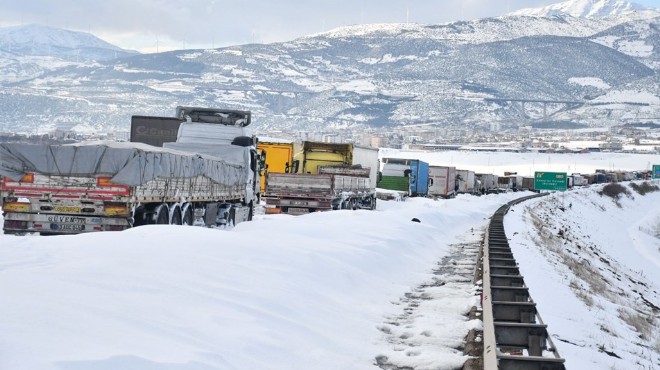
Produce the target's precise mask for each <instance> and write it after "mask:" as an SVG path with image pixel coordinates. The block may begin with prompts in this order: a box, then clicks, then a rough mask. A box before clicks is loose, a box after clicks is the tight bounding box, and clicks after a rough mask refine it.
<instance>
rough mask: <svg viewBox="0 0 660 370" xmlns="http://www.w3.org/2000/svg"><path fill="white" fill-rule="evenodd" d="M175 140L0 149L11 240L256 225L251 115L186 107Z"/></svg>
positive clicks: (256, 159)
mask: <svg viewBox="0 0 660 370" xmlns="http://www.w3.org/2000/svg"><path fill="white" fill-rule="evenodd" d="M177 117H178V118H179V119H181V122H182V123H181V124H180V127H179V130H178V134H177V140H176V142H173V143H163V145H164V147H163V148H161V147H156V146H152V145H147V144H144V143H134V142H129V143H120V142H104V141H93V142H85V143H76V144H68V145H39V144H17V143H14V144H0V176H2V177H1V180H0V181H1V184H0V197H1V198H2V200H3V203H4V206H3V211H4V225H3V229H4V232H5V233H9V234H12V233H13V234H24V233H32V232H38V233H41V234H78V233H86V232H94V231H119V230H124V229H127V228H130V227H134V226H140V225H145V224H177V225H205V226H219V225H220V226H226V225H231V224H234V223H237V222H240V221H246V220H250V219H251V218H252V215H253V207H254V205H255V199H256V194H257V193H258V186H259V166H260V163H259V157H258V154H257V151H256V146H255V145H254V141H255V140H254V138H252V137H249V136H246V135H245V131H244V130H245V129H244V128H245V126H247V125H248V124H249V123H250V113H249V112H247V111H246V112H241V111H228V110H218V109H208V108H193V107H178V108H177Z"/></svg>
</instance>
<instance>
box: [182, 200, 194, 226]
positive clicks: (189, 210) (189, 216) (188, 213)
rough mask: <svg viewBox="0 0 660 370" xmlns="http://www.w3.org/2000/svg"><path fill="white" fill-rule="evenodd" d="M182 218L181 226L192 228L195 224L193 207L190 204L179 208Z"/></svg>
mask: <svg viewBox="0 0 660 370" xmlns="http://www.w3.org/2000/svg"><path fill="white" fill-rule="evenodd" d="M181 209H182V212H181V214H182V215H183V218H182V219H181V224H183V225H187V226H192V225H193V224H194V223H195V216H194V214H193V205H192V204H190V203H185V204H184V205H183V207H182V208H181Z"/></svg>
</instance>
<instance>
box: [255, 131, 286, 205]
mask: <svg viewBox="0 0 660 370" xmlns="http://www.w3.org/2000/svg"><path fill="white" fill-rule="evenodd" d="M257 150H258V151H259V154H260V155H261V158H262V159H263V160H265V165H264V172H265V173H264V174H263V175H262V176H261V194H263V193H264V192H265V191H266V177H267V176H268V174H270V173H289V172H291V166H292V164H293V142H292V141H287V140H280V139H271V138H264V139H263V140H262V139H260V140H259V143H258V144H257Z"/></svg>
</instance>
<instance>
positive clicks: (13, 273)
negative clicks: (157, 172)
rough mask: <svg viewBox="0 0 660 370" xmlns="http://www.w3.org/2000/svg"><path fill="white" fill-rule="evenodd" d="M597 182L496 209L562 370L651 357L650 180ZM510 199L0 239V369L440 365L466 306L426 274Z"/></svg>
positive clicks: (458, 335)
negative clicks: (614, 195) (228, 225)
mask: <svg viewBox="0 0 660 370" xmlns="http://www.w3.org/2000/svg"><path fill="white" fill-rule="evenodd" d="M597 190H599V187H592V188H585V189H579V190H572V191H569V192H567V193H566V194H558V195H552V196H550V197H546V198H544V199H543V200H538V201H531V202H529V203H525V204H523V205H520V206H516V207H515V208H513V209H512V211H511V212H509V215H507V217H506V218H505V227H506V231H507V234H508V236H509V237H510V238H511V239H512V241H511V245H512V248H513V250H514V255H515V256H516V259H517V260H518V262H519V263H520V265H521V270H522V272H523V274H524V275H525V281H526V283H527V285H529V286H530V291H531V295H532V298H533V299H534V300H535V301H536V302H537V303H538V304H539V311H540V314H541V315H542V317H543V320H544V321H545V322H546V323H547V324H548V325H549V331H550V333H551V334H552V335H553V338H554V342H555V344H556V345H557V346H558V348H559V352H560V354H561V355H562V356H564V357H565V358H566V359H567V368H570V369H573V368H577V369H610V368H612V369H650V368H657V367H658V366H659V365H660V363H659V361H660V345H659V343H658V340H657V338H658V337H660V336H659V334H660V333H658V329H657V326H658V325H657V323H658V320H659V319H660V318H658V311H653V309H652V306H650V305H649V304H648V303H650V304H652V305H655V306H660V299H659V298H660V297H659V295H658V292H660V287H659V286H658V285H660V264H659V263H658V260H659V259H660V252H659V247H660V239H658V235H657V232H656V231H657V230H658V228H660V212H659V211H658V207H657V205H658V204H660V192H655V193H650V194H647V195H645V196H641V195H639V194H637V193H635V192H634V191H632V193H631V194H632V196H634V199H632V198H628V197H623V199H621V200H620V201H619V205H620V206H619V205H617V204H616V203H615V202H614V201H613V200H612V199H610V198H608V197H602V196H600V195H598V193H597ZM525 195H529V193H507V194H498V195H495V194H493V195H487V196H483V197H472V196H459V197H457V198H456V199H450V200H438V201H434V200H430V199H420V198H413V199H409V200H407V201H405V202H384V201H381V202H379V204H378V209H377V210H376V211H333V212H326V213H318V214H310V215H306V216H299V217H292V216H286V215H269V216H265V215H261V216H258V218H257V219H256V220H254V221H252V222H246V223H241V224H239V225H237V226H236V227H235V228H233V229H230V230H220V229H207V228H200V227H184V226H164V225H152V226H144V227H139V228H135V229H131V230H127V231H124V232H104V233H96V234H87V235H77V236H55V237H42V236H22V237H21V236H8V235H2V236H0V292H1V296H2V302H3V303H2V304H1V305H0V317H2V320H0V369H31V370H42V369H44V370H45V369H49V370H50V369H58V370H59V369H64V370H77V369H85V370H107V369H141V370H144V369H147V370H150V369H159V370H160V369H177V370H180V369H186V370H189V369H194V370H211V369H223V370H225V369H374V368H377V366H376V365H375V363H376V361H377V360H376V359H379V361H385V360H384V359H385V358H387V362H388V363H394V364H397V365H400V366H409V367H411V368H414V369H416V370H421V369H454V368H457V367H458V366H460V364H462V363H463V361H465V359H466V357H465V356H463V355H462V352H461V351H460V350H458V349H457V348H459V347H460V346H461V345H462V343H461V342H462V340H463V337H464V336H465V335H466V334H467V332H468V331H469V330H470V329H471V328H478V327H479V326H480V322H479V320H472V321H470V320H468V318H467V316H466V314H467V312H468V311H469V310H470V307H471V306H472V305H474V304H477V302H478V299H476V296H475V294H476V292H475V290H474V287H473V286H472V283H471V282H465V281H461V280H460V279H455V280H452V276H448V275H444V276H441V275H438V270H443V266H444V265H449V266H451V265H456V264H457V263H458V264H461V263H463V262H464V261H460V260H456V259H455V257H454V256H455V255H459V254H460V248H458V249H457V245H467V244H470V243H472V244H473V243H478V242H479V239H480V237H481V233H482V232H483V229H484V227H485V226H486V225H487V223H488V217H490V216H491V215H492V213H493V212H494V211H495V210H496V209H497V208H498V207H499V206H500V205H502V204H504V203H506V202H507V201H509V200H512V199H514V198H517V197H519V196H525ZM558 207H562V208H564V211H559V210H558ZM532 214H534V216H533V215H532ZM412 218H418V219H419V220H420V221H421V222H419V223H417V222H411V219H412ZM537 219H540V220H542V222H541V223H540V224H542V225H544V230H546V231H547V232H548V234H547V235H546V234H544V232H545V231H544V232H537V231H535V229H534V228H535V227H537V226H538V225H539V222H538V221H536V220H537ZM0 221H1V219H0ZM559 229H562V230H563V231H562V232H561V237H559V236H558V235H559V234H560V233H559ZM654 230H656V231H654ZM654 233H655V234H654ZM550 235H552V236H550ZM545 240H550V241H551V244H550V246H548V247H542V244H541V242H542V241H545ZM578 246H579V247H578ZM561 251H570V252H567V253H563V254H561V253H560V252H561ZM595 253H597V254H595ZM572 259H573V260H575V261H577V262H576V263H575V266H578V267H580V266H582V267H583V268H584V269H586V268H587V266H589V268H590V269H588V270H586V271H588V272H589V273H591V272H602V273H603V279H607V281H606V282H605V284H604V285H605V288H603V286H602V285H603V284H598V281H597V279H596V280H586V278H585V277H584V274H579V273H578V272H576V271H579V270H580V269H579V268H577V269H576V268H575V266H573V267H572V268H569V267H567V266H568V263H569V262H570V261H571V260H572ZM445 267H446V266H445ZM439 279H443V281H440V282H438V280H439ZM571 286H573V287H577V288H576V289H571ZM633 290H634V291H633ZM642 295H643V296H644V299H646V300H647V301H648V303H646V302H645V301H644V300H642V298H641V296H642ZM415 296H417V298H418V299H417V300H416V301H415V302H414V303H415V304H411V300H413V299H414V298H415ZM589 302H590V303H589ZM645 315H646V316H645ZM619 317H628V319H626V320H627V321H628V322H633V319H637V321H636V322H637V323H639V322H640V321H649V323H650V325H649V326H647V327H646V328H647V329H648V328H650V329H648V330H650V331H647V332H645V333H643V334H642V333H638V332H637V331H636V329H633V328H632V327H631V326H630V325H629V324H625V322H626V320H623V319H620V318H619ZM630 317H632V319H631V318H630ZM653 317H655V321H654V322H650V320H651V318H653ZM639 330H645V329H639ZM605 351H608V352H611V353H614V354H616V355H617V356H619V357H621V358H620V359H619V358H617V357H612V356H611V355H607V354H606V353H605Z"/></svg>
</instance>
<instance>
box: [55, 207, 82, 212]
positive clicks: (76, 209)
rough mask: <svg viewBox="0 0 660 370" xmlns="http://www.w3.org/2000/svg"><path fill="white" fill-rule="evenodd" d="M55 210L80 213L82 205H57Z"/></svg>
mask: <svg viewBox="0 0 660 370" xmlns="http://www.w3.org/2000/svg"><path fill="white" fill-rule="evenodd" d="M55 212H65V213H80V207H68V206H56V207H55Z"/></svg>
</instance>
